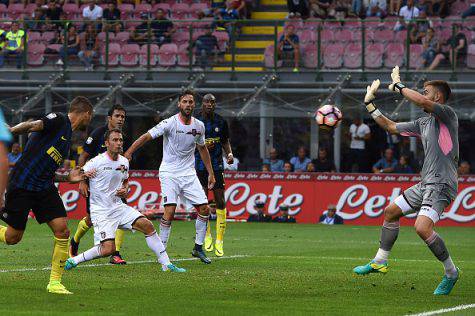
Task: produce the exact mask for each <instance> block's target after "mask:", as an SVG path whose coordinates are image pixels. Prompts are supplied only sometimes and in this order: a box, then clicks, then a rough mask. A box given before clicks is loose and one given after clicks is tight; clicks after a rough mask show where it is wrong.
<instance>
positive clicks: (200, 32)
mask: <svg viewBox="0 0 475 316" xmlns="http://www.w3.org/2000/svg"><path fill="white" fill-rule="evenodd" d="M205 33H206V31H205V30H200V29H198V30H193V34H192V39H193V42H194V41H196V39H197V38H198V37H200V36H201V35H204V34H205Z"/></svg>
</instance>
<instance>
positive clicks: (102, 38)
mask: <svg viewBox="0 0 475 316" xmlns="http://www.w3.org/2000/svg"><path fill="white" fill-rule="evenodd" d="M97 40H98V41H99V42H100V43H101V45H105V44H106V33H105V32H100V33H99V34H97ZM114 40H115V34H114V33H112V32H109V43H112V42H114Z"/></svg>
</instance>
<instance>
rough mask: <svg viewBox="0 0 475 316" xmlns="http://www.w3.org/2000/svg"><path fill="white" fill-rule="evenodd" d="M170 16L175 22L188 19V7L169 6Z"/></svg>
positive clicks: (185, 5) (178, 4)
mask: <svg viewBox="0 0 475 316" xmlns="http://www.w3.org/2000/svg"><path fill="white" fill-rule="evenodd" d="M171 12H172V13H171V16H172V18H173V19H176V20H184V19H186V18H188V14H189V13H190V6H189V5H187V4H185V3H176V4H174V5H172V6H171Z"/></svg>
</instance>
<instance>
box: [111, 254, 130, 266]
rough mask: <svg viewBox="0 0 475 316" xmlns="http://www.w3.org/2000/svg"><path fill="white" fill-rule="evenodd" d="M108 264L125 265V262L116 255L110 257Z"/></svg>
mask: <svg viewBox="0 0 475 316" xmlns="http://www.w3.org/2000/svg"><path fill="white" fill-rule="evenodd" d="M109 263H111V264H127V261H125V260H124V259H122V257H121V256H120V253H116V254H115V255H112V256H111V258H110V260H109Z"/></svg>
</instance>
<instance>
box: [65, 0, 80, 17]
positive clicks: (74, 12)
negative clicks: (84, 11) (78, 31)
mask: <svg viewBox="0 0 475 316" xmlns="http://www.w3.org/2000/svg"><path fill="white" fill-rule="evenodd" d="M63 12H64V13H65V14H66V17H67V18H68V19H71V20H74V19H78V18H79V16H80V15H81V12H80V11H79V7H78V6H77V4H75V3H65V4H64V5H63Z"/></svg>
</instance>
